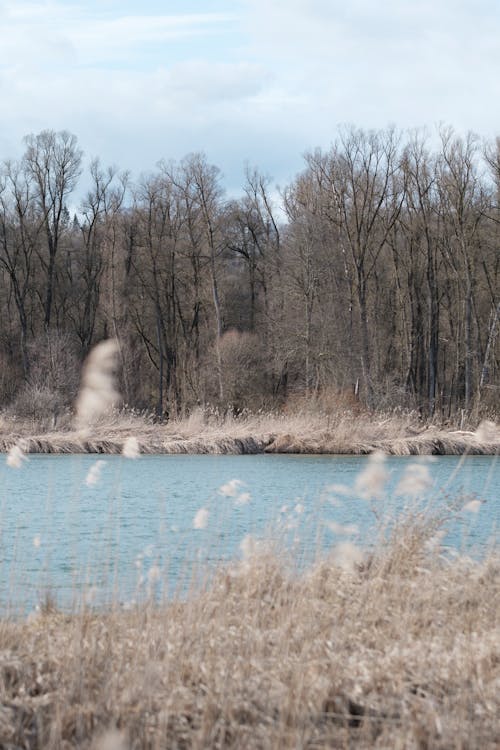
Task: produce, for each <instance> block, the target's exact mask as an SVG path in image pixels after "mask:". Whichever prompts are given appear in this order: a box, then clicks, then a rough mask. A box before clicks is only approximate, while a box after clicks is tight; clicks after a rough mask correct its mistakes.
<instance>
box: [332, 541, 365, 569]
mask: <svg viewBox="0 0 500 750" xmlns="http://www.w3.org/2000/svg"><path fill="white" fill-rule="evenodd" d="M363 558H364V555H363V552H362V551H361V550H360V549H359V547H356V545H355V544H353V543H352V542H340V543H339V544H337V545H336V546H335V547H334V549H333V552H332V559H333V562H334V563H335V565H337V566H338V567H339V568H342V570H345V571H346V572H348V573H353V572H354V571H355V570H356V568H357V567H358V566H359V565H361V563H362V562H363Z"/></svg>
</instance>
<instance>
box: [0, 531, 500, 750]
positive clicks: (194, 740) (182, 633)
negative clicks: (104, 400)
mask: <svg viewBox="0 0 500 750" xmlns="http://www.w3.org/2000/svg"><path fill="white" fill-rule="evenodd" d="M434 531H435V529H434V528H433V526H432V523H430V524H429V522H422V520H421V519H418V518H414V519H413V520H412V521H411V522H407V523H406V524H403V525H402V526H400V527H399V528H398V530H397V531H396V532H395V534H394V537H393V539H392V541H390V542H389V543H388V544H387V545H384V546H380V548H379V550H378V552H375V553H374V554H373V555H372V556H371V558H369V559H365V561H364V562H363V563H361V564H359V563H356V562H354V558H353V557H352V556H350V555H349V554H348V550H345V549H344V560H342V559H341V558H339V555H338V554H337V555H336V556H334V557H332V559H330V560H327V561H324V562H322V563H321V564H319V565H318V566H316V567H315V568H313V569H311V570H309V571H308V572H307V573H306V574H304V575H302V576H301V577H298V576H297V575H293V574H291V573H289V568H287V566H286V564H285V562H283V559H282V558H281V559H280V557H279V556H278V555H277V554H275V553H271V552H268V551H267V552H266V551H265V550H262V549H261V551H260V552H259V553H258V554H256V555H254V556H251V557H250V559H248V560H246V561H245V562H243V563H241V564H239V565H238V566H236V567H233V568H232V569H229V568H227V569H224V570H221V571H220V573H219V575H218V576H217V578H216V579H215V581H214V582H213V583H212V585H211V587H210V588H209V589H208V590H207V591H205V592H204V593H203V592H202V593H199V594H198V595H196V596H193V597H192V598H190V599H189V600H188V601H183V602H175V601H173V602H171V603H169V604H167V605H164V606H163V607H161V608H157V607H155V606H153V605H151V604H150V605H148V606H144V607H142V608H140V609H135V610H133V611H128V612H125V611H121V610H117V611H112V612H108V613H106V614H102V613H101V614H99V613H95V612H91V611H86V612H83V613H79V614H73V615H71V616H66V615H63V614H60V613H57V612H49V613H45V614H42V615H40V616H39V617H37V618H36V619H30V620H29V621H27V622H5V621H4V622H3V623H1V625H0V649H1V652H0V691H1V708H0V746H1V747H2V748H12V749H13V748H31V749H33V750H34V749H35V748H45V749H47V750H51V749H54V750H55V749H56V748H57V749H58V750H59V749H60V750H63V749H64V748H73V747H75V748H77V747H78V748H84V749H85V748H94V749H97V748H101V750H105V748H107V750H119V749H120V750H125V749H126V748H130V750H132V749H134V750H135V749H137V750H138V749H139V748H141V749H142V748H148V749H149V748H151V749H152V748H200V750H201V748H249V749H250V750H251V749H252V748H269V749H271V748H273V749H274V748H311V749H312V748H331V747H334V748H337V747H338V748H351V747H357V748H358V747H359V748H373V747H375V748H389V747H390V748H443V749H444V748H447V749H448V748H478V749H479V748H481V750H486V749H487V748H496V747H498V745H499V742H500V727H499V725H498V716H499V715H500V623H499V614H498V613H499V605H500V597H499V594H500V577H499V575H498V574H499V561H498V559H495V558H493V557H490V558H489V559H487V560H485V561H483V562H480V563H477V562H476V563H474V562H472V561H470V560H466V559H463V558H456V559H453V560H446V559H444V558H443V557H442V556H440V555H439V554H437V553H432V552H429V550H428V544H427V543H428V541H429V537H430V536H431V535H432V534H433V533H434ZM337 553H338V550H337ZM345 563H348V564H345ZM349 563H350V564H349Z"/></svg>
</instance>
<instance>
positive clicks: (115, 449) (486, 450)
mask: <svg viewBox="0 0 500 750" xmlns="http://www.w3.org/2000/svg"><path fill="white" fill-rule="evenodd" d="M131 435H133V437H135V438H136V440H137V442H138V446H139V451H140V453H141V454H144V455H175V454H184V455H204V454H212V455H258V454H296V455H353V456H360V455H368V454H370V453H373V452H375V451H382V452H384V453H386V454H387V455H392V456H424V455H436V456H461V455H483V456H493V455H498V454H500V440H499V439H498V438H497V437H496V436H494V438H495V439H492V437H493V436H489V439H484V437H480V436H478V435H477V433H474V432H467V431H459V430H435V429H426V430H423V431H422V432H420V433H419V434H410V435H398V436H395V437H389V436H380V437H378V436H377V437H372V436H370V435H366V436H363V435H359V436H358V435H355V434H354V435H353V436H352V439H350V440H349V439H346V437H345V435H343V436H342V437H339V436H338V435H337V434H336V431H335V430H334V429H333V430H321V431H317V432H315V431H313V432H312V433H311V432H308V433H306V434H303V433H302V434H298V433H297V432H294V431H287V430H286V429H285V430H282V431H273V432H265V433H259V432H253V433H252V432H249V431H247V430H243V431H242V430H237V429H234V430H228V431H225V430H217V431H214V430H200V431H199V433H198V434H194V435H186V434H179V433H177V434H176V433H175V432H174V433H173V434H168V431H167V430H166V429H165V428H164V427H160V426H158V427H155V426H151V427H148V429H146V430H141V429H137V430H136V431H131V430H129V429H116V428H115V429H96V430H94V431H92V432H90V431H86V432H81V431H80V432H77V431H64V432H63V431H61V432H43V433H35V434H27V433H26V432H25V431H20V432H9V433H7V434H5V433H4V434H3V435H2V434H1V433H0V452H2V453H8V451H9V450H10V449H11V448H12V447H13V446H14V445H19V446H20V447H21V448H22V450H23V452H24V453H26V454H37V453H40V454H57V455H62V454H107V455H117V454H120V453H122V450H123V447H124V444H125V441H126V440H127V439H128V438H130V436H131Z"/></svg>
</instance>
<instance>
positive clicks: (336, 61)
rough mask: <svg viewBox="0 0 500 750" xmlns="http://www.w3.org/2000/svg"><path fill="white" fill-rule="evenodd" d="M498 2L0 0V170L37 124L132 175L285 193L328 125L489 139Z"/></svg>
mask: <svg viewBox="0 0 500 750" xmlns="http://www.w3.org/2000/svg"><path fill="white" fill-rule="evenodd" d="M499 40H500V1H499V0H379V2H376V1H375V0H343V1H342V2H341V1H340V0H232V1H231V2H230V1H229V0H206V2H203V1H202V0H163V1H161V0H141V2H133V1H132V0H81V2H77V1H76V0H32V1H31V2H25V0H6V1H4V0H0V112H1V115H0V117H1V128H0V158H6V157H15V156H18V155H20V154H21V152H22V148H23V146H22V138H23V136H24V135H26V134H27V133H30V132H39V131H40V130H42V129H45V128H52V129H55V130H60V129H67V130H70V131H71V132H73V133H75V134H76V135H77V136H78V140H79V144H80V146H81V148H83V150H84V151H85V154H86V156H87V157H91V156H100V157H101V159H102V161H103V162H104V163H105V164H110V163H113V164H115V165H117V166H119V167H121V168H123V169H125V168H126V169H130V170H131V171H132V173H133V175H134V176H137V175H138V174H139V173H140V172H141V171H149V170H151V169H153V168H154V166H155V164H156V162H157V161H158V160H159V159H160V158H166V159H170V158H174V159H178V158H181V157H182V156H183V155H185V154H187V153H189V152H191V151H204V152H205V153H206V155H207V157H208V159H209V161H210V162H212V163H215V164H217V165H218V166H219V167H220V168H221V170H222V172H223V175H224V182H225V185H226V186H227V188H228V189H229V190H230V191H234V190H235V189H236V188H237V187H238V186H239V185H240V184H241V183H242V179H243V177H242V175H243V170H244V165H245V163H249V164H250V165H254V166H258V167H259V168H260V169H261V170H262V171H263V172H265V173H267V174H268V175H269V176H271V177H272V178H273V180H274V182H275V183H279V184H281V185H284V184H285V183H286V182H287V181H288V180H289V179H290V178H291V177H293V175H294V174H296V173H297V172H298V171H299V170H300V169H301V168H302V154H303V153H304V151H306V150H308V149H311V148H314V147H316V146H325V147H327V146H328V145H329V144H330V142H331V141H332V139H333V137H334V133H335V128H336V127H337V125H339V124H342V123H353V124H355V125H358V126H361V127H364V128H378V127H385V126H387V125H389V124H394V125H396V126H398V127H400V128H407V127H416V126H422V125H427V126H429V127H430V128H433V127H434V126H436V125H437V124H438V123H439V122H440V121H443V122H445V123H446V124H450V125H453V126H454V127H455V128H457V129H458V130H460V131H466V130H468V129H472V130H475V131H477V132H478V133H479V134H481V135H483V136H486V137H493V136H495V135H499V134H500V126H499V123H500V118H499V115H500V41H499Z"/></svg>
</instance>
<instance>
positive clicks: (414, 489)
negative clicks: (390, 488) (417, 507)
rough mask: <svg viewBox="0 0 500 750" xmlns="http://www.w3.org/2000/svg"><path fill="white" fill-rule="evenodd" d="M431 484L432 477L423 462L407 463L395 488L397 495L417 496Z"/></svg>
mask: <svg viewBox="0 0 500 750" xmlns="http://www.w3.org/2000/svg"><path fill="white" fill-rule="evenodd" d="M432 485H433V480H432V477H431V475H430V473H429V469H428V467H427V466H424V465H423V464H409V465H408V466H407V467H406V470H405V472H404V473H403V476H402V477H401V479H400V480H399V482H398V484H397V487H396V489H395V494H396V495H397V496H400V497H401V496H406V497H418V496H419V495H422V494H423V493H424V492H426V491H427V490H428V489H430V488H431V487H432Z"/></svg>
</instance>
